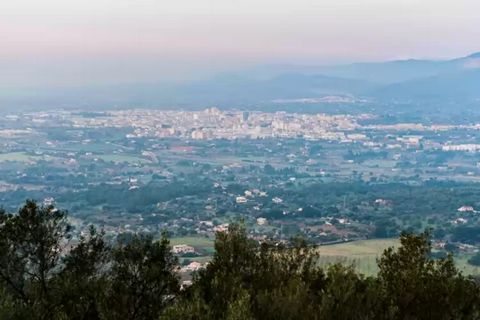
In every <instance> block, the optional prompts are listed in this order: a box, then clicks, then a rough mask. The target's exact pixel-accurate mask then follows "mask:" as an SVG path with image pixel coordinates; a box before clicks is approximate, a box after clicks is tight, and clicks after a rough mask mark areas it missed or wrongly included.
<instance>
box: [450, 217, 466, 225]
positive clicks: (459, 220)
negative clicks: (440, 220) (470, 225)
mask: <svg viewBox="0 0 480 320" xmlns="http://www.w3.org/2000/svg"><path fill="white" fill-rule="evenodd" d="M467 222H468V220H467V219H465V218H457V219H455V220H453V223H454V224H465V223H467Z"/></svg>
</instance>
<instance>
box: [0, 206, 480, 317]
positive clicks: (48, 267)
mask: <svg viewBox="0 0 480 320" xmlns="http://www.w3.org/2000/svg"><path fill="white" fill-rule="evenodd" d="M70 234H71V229H70V226H69V225H68V220H67V218H66V213H65V212H63V211H61V210H57V209H55V208H54V207H41V206H38V205H37V204H36V203H35V202H33V201H27V202H26V204H25V205H24V206H23V207H22V208H21V209H20V210H19V212H18V213H16V214H9V213H6V212H3V211H0V319H192V320H193V319H230V320H237V319H238V320H240V319H480V286H479V284H478V283H477V282H476V281H475V279H474V278H470V277H465V276H463V275H462V274H461V273H459V271H458V270H457V269H456V268H455V265H454V262H453V259H452V257H451V256H447V257H446V258H443V259H433V258H432V257H431V245H430V241H429V237H428V233H422V234H418V235H416V234H402V235H401V237H400V242H401V246H400V247H399V248H398V249H394V248H389V249H387V250H385V251H384V253H383V255H382V256H381V257H380V258H379V260H378V266H379V272H378V275H377V276H374V277H365V276H364V275H362V274H359V273H358V272H357V271H356V270H355V269H354V267H353V266H345V265H340V264H335V265H331V266H330V267H328V268H327V269H324V268H321V267H320V266H319V264H318V260H319V259H321V256H319V254H318V250H317V249H316V248H315V247H311V246H308V244H307V243H306V242H304V241H302V240H299V239H294V240H292V241H291V242H290V243H289V244H288V245H285V244H278V243H273V242H264V243H258V242H256V241H254V240H252V239H250V238H249V237H248V236H247V232H246V230H245V229H244V227H243V226H242V225H241V224H233V225H231V226H230V228H229V230H228V232H225V233H218V234H217V238H216V241H215V254H214V256H213V259H212V261H211V262H210V263H209V264H208V265H207V267H206V268H205V269H203V270H201V271H199V272H198V273H197V274H195V275H194V279H193V284H192V285H191V286H189V287H187V288H183V289H181V287H180V282H179V275H178V261H177V259H176V257H175V256H174V255H173V254H172V252H171V248H170V244H169V241H168V239H167V238H166V236H165V235H162V237H161V238H160V240H158V241H155V240H154V239H153V238H152V237H151V236H145V235H134V236H133V237H130V238H128V239H126V238H124V237H123V238H122V239H119V240H117V241H116V242H114V243H110V242H107V241H106V240H105V237H104V234H103V233H102V232H98V231H97V230H95V229H94V228H91V229H90V230H89V232H88V234H86V235H85V236H83V237H81V239H80V240H79V241H75V242H74V241H71V239H70Z"/></svg>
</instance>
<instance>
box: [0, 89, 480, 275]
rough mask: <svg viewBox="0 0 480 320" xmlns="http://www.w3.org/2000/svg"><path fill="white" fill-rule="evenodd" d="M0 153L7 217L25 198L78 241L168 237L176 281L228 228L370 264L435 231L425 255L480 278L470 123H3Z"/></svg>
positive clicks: (201, 116) (176, 118) (39, 116)
mask: <svg viewBox="0 0 480 320" xmlns="http://www.w3.org/2000/svg"><path fill="white" fill-rule="evenodd" d="M332 99H333V97H332ZM333 101H334V102H335V101H336V100H335V99H333ZM315 102H317V101H315ZM334 102H330V101H327V102H326V103H334ZM282 103H285V104H288V103H289V102H288V101H286V102H285V101H282ZM296 103H299V102H296ZM300 103H302V104H303V105H305V104H308V103H309V101H302V102H300ZM352 103H354V102H352ZM359 110H360V111H359ZM0 146H1V152H0V176H1V177H2V180H1V181H0V203H1V204H2V205H3V206H4V208H5V209H6V210H7V211H12V212H13V211H16V210H17V208H18V207H19V205H21V204H22V203H23V202H24V201H25V199H26V198H33V199H35V200H37V201H39V202H43V203H44V204H45V205H51V204H52V205H54V206H55V207H58V208H61V209H66V210H68V211H69V219H70V222H71V224H72V226H73V227H74V233H75V234H76V237H77V238H78V237H80V236H81V235H82V234H84V233H85V232H86V230H87V228H88V226H89V225H90V224H93V225H95V226H97V227H98V228H100V229H103V230H104V231H105V233H106V236H107V237H110V238H112V239H113V238H116V237H118V236H119V235H122V236H125V234H129V233H136V232H141V233H151V234H155V235H159V234H160V232H161V231H167V232H168V233H169V235H170V237H171V238H172V244H173V250H174V252H175V253H176V254H178V255H179V256H181V262H182V264H183V266H184V267H183V271H185V272H189V271H195V270H196V269H198V268H200V267H202V265H203V264H204V263H206V262H208V260H209V259H210V257H211V255H212V254H213V247H212V245H213V239H214V236H215V232H217V231H222V230H226V228H227V227H228V225H229V224H230V223H232V222H238V221H243V223H245V225H246V226H247V229H248V232H249V234H250V236H251V237H252V238H254V239H257V240H259V241H262V240H264V239H267V238H268V239H274V240H276V241H283V242H285V241H289V239H291V238H292V237H296V236H301V237H303V238H305V239H307V240H308V241H310V242H311V243H313V244H318V245H327V244H344V243H349V244H350V245H355V244H356V243H363V244H364V245H365V246H364V251H365V250H366V252H367V254H368V250H373V249H374V248H375V246H380V245H383V247H385V246H386V245H388V244H394V243H395V241H396V240H390V239H393V238H395V237H397V236H398V234H399V232H401V231H403V230H409V231H414V232H420V231H423V230H425V229H429V228H431V229H432V238H433V240H434V242H433V246H434V250H435V251H434V253H435V254H438V255H439V256H441V255H444V254H446V252H447V251H450V252H454V254H455V256H456V258H457V261H458V263H459V266H460V268H461V269H462V270H465V271H466V272H470V273H478V272H479V270H480V269H478V270H477V267H476V266H475V264H476V263H479V262H480V261H479V260H480V259H473V258H474V257H475V256H476V255H477V252H478V250H479V249H480V236H479V235H480V227H478V225H479V224H478V222H480V202H479V200H478V199H479V195H480V185H479V184H478V182H479V181H480V157H479V153H480V122H478V121H477V122H475V121H472V120H470V119H469V118H468V117H466V118H461V117H460V118H454V117H452V118H451V119H450V120H446V119H435V117H434V116H432V115H429V114H428V113H427V114H424V115H419V116H418V117H411V115H410V116H405V115H402V114H401V113H397V114H395V113H391V112H376V111H375V109H372V108H365V109H362V108H357V111H356V112H346V111H345V110H343V111H342V110H341V111H337V112H332V111H329V112H322V111H318V110H310V111H308V112H299V113H295V112H289V111H278V110H277V111H271V112H267V111H252V110H243V109H218V108H215V107H210V108H206V109H204V110H198V111H191V110H190V111H167V110H155V109H122V110H109V111H89V110H70V109H68V110H51V111H36V112H10V113H8V114H7V115H5V116H2V118H0ZM362 241H363V242H362ZM375 241H376V242H375ZM389 241H390V242H389ZM329 247H330V246H328V247H327V246H325V248H326V249H325V252H326V255H327V257H328V255H329V249H328V248H329ZM383 247H382V248H383ZM340 251H341V250H340ZM377 253H378V252H373V253H372V254H377ZM338 259H347V260H342V261H351V262H355V257H349V256H348V255H347V254H345V255H344V256H343V255H341V254H338V250H337V251H333V250H332V252H331V256H330V260H329V259H327V261H326V262H325V263H328V262H332V261H333V262H334V261H338ZM349 259H350V260H349ZM359 259H360V260H358V261H357V262H358V263H359V264H360V267H361V268H363V271H365V272H366V273H373V272H374V271H375V270H371V268H374V267H372V265H374V262H372V260H365V261H363V260H361V258H359Z"/></svg>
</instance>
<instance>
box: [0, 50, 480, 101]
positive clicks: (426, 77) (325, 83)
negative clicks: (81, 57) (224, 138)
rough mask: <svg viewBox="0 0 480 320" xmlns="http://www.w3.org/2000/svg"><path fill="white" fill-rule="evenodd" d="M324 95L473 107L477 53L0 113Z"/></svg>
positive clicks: (54, 92)
mask: <svg viewBox="0 0 480 320" xmlns="http://www.w3.org/2000/svg"><path fill="white" fill-rule="evenodd" d="M326 95H339V96H342V95H344V96H349V97H352V96H353V97H359V98H362V99H371V100H377V101H391V100H395V101H412V100H419V101H423V100H429V101H437V100H438V101H441V100H449V101H456V100H458V101H463V100H474V101H480V53H475V54H472V55H469V56H467V57H462V58H457V59H452V60H438V61H435V60H401V61H390V62H378V63H355V64H349V65H340V66H295V65H270V66H259V67H256V68H251V69H247V70H242V71H239V72H235V73H224V74H221V75H219V76H217V77H214V78H212V79H208V80H205V81H196V82H190V83H183V84H168V83H135V84H129V85H113V86H98V87H84V88H49V89H43V90H23V91H22V90H17V91H16V92H15V93H11V92H3V93H2V92H0V107H4V106H9V107H12V106H14V107H21V106H26V107H32V108H34V107H36V106H43V107H68V106H71V107H86V106H91V107H106V108H109V107H113V106H118V107H127V106H128V107H129V106H148V107H151V106H159V107H165V108H168V107H185V108H193V107H196V108H204V107H205V106H211V105H217V106H228V107H236V106H252V107H253V106H255V105H258V104H266V103H270V102H272V101H279V100H287V101H288V100H299V101H323V100H318V98H321V97H323V96H326ZM335 101H347V100H342V99H340V100H335ZM348 101H351V99H349V100H348Z"/></svg>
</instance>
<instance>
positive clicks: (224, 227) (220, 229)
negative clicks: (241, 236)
mask: <svg viewBox="0 0 480 320" xmlns="http://www.w3.org/2000/svg"><path fill="white" fill-rule="evenodd" d="M213 231H214V232H227V231H228V223H224V224H221V225H218V226H216V227H214V228H213Z"/></svg>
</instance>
